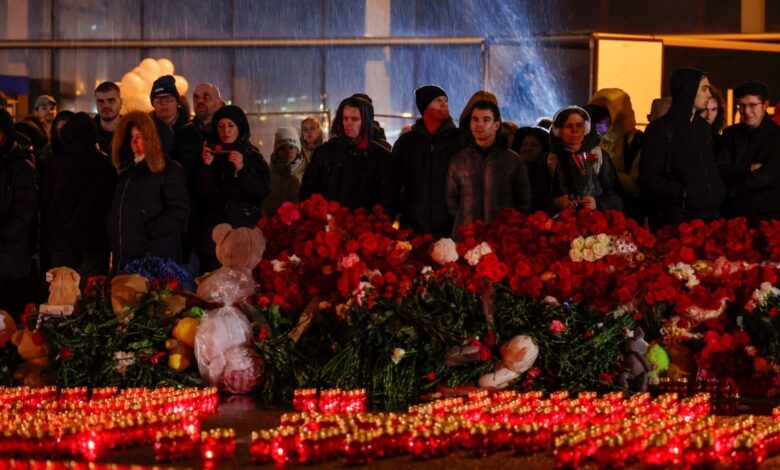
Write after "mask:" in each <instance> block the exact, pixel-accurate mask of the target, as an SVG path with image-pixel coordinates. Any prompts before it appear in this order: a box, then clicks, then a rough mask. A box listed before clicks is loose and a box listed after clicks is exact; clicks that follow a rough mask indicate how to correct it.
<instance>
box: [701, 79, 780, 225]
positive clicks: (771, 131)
mask: <svg viewBox="0 0 780 470" xmlns="http://www.w3.org/2000/svg"><path fill="white" fill-rule="evenodd" d="M734 101H736V105H737V110H738V111H739V117H740V121H739V123H738V124H734V125H733V126H729V127H727V128H726V129H725V130H724V131H723V140H721V145H720V149H719V152H718V154H717V156H716V159H717V162H718V170H719V171H720V175H721V177H722V178H723V182H724V183H725V184H726V189H727V191H728V194H727V197H726V202H725V203H724V204H723V214H722V215H723V217H728V218H732V217H745V218H746V219H747V220H748V223H750V224H753V225H758V223H759V222H760V221H762V220H777V219H780V162H779V161H778V159H779V158H780V128H779V127H778V126H777V124H775V123H774V122H772V119H771V118H770V117H769V113H768V112H767V109H768V108H769V89H768V88H767V86H766V84H764V83H762V82H758V81H755V80H751V81H748V82H745V83H742V84H740V85H738V86H737V87H736V88H735V89H734Z"/></svg>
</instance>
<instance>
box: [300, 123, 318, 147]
mask: <svg viewBox="0 0 780 470" xmlns="http://www.w3.org/2000/svg"><path fill="white" fill-rule="evenodd" d="M301 135H302V136H303V141H304V142H306V145H309V146H312V145H314V144H316V143H317V139H318V138H319V137H320V133H319V127H317V124H315V123H314V122H313V121H305V122H304V123H303V124H301Z"/></svg>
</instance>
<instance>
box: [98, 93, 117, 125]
mask: <svg viewBox="0 0 780 470" xmlns="http://www.w3.org/2000/svg"><path fill="white" fill-rule="evenodd" d="M95 106H96V107H97V110H98V114H99V115H100V119H101V120H103V121H113V120H114V119H116V118H117V116H119V110H120V109H122V98H120V97H119V92H118V91H116V90H109V91H107V92H105V93H101V92H96V93H95Z"/></svg>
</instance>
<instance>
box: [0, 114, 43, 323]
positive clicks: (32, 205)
mask: <svg viewBox="0 0 780 470" xmlns="http://www.w3.org/2000/svg"><path fill="white" fill-rule="evenodd" d="M15 133H16V132H15V131H14V121H13V118H12V117H11V114H10V113H9V112H8V111H6V110H5V109H0V266H2V267H3V268H2V269H0V309H5V310H8V311H9V312H10V313H12V314H16V315H18V314H20V313H21V312H22V310H23V309H24V306H25V304H26V303H27V302H29V301H31V300H33V299H32V297H33V295H32V290H33V288H32V287H31V286H32V285H34V283H33V281H32V280H31V270H32V263H31V255H32V252H33V250H34V247H33V243H34V240H35V238H34V236H33V232H34V230H35V222H36V220H37V218H38V215H37V214H38V183H37V179H38V176H37V173H36V171H35V168H34V167H33V164H32V161H33V159H32V156H31V155H30V150H29V148H28V147H24V146H22V145H20V144H19V143H18V142H17V140H16V135H15ZM17 318H18V317H17Z"/></svg>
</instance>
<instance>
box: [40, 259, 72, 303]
mask: <svg viewBox="0 0 780 470" xmlns="http://www.w3.org/2000/svg"><path fill="white" fill-rule="evenodd" d="M46 281H47V282H48V283H49V301H48V302H47V303H45V304H43V305H41V307H40V309H39V310H40V312H41V313H42V314H49V315H70V314H71V313H73V306H74V305H76V301H77V300H78V299H79V297H81V290H79V282H80V281H81V276H79V273H77V272H76V271H74V270H73V269H71V268H68V267H59V268H51V269H50V270H48V271H47V272H46Z"/></svg>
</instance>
